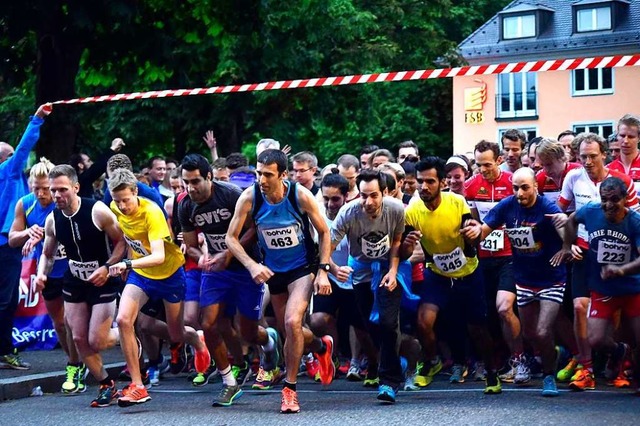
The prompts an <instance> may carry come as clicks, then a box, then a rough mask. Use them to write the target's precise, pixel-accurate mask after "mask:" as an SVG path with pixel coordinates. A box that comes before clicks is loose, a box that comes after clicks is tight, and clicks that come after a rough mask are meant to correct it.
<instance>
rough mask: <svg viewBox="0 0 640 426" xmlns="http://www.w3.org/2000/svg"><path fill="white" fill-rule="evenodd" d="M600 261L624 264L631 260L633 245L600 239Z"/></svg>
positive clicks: (598, 258) (598, 256)
mask: <svg viewBox="0 0 640 426" xmlns="http://www.w3.org/2000/svg"><path fill="white" fill-rule="evenodd" d="M597 260H598V263H608V264H610V265H622V264H624V263H629V262H630V261H631V245H630V244H621V243H614V242H609V241H602V240H601V241H598V254H597Z"/></svg>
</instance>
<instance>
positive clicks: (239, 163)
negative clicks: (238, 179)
mask: <svg viewBox="0 0 640 426" xmlns="http://www.w3.org/2000/svg"><path fill="white" fill-rule="evenodd" d="M225 160H226V162H227V168H228V169H231V170H235V169H237V168H240V167H244V166H248V165H249V159H248V158H247V157H246V156H245V155H244V154H242V153H240V152H232V153H231V154H229V155H227V158H226V159H225Z"/></svg>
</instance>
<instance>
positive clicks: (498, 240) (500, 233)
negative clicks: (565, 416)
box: [480, 229, 504, 251]
mask: <svg viewBox="0 0 640 426" xmlns="http://www.w3.org/2000/svg"><path fill="white" fill-rule="evenodd" d="M480 248H482V249H483V250H487V251H500V250H502V249H504V230H502V229H495V230H493V231H491V233H490V234H489V235H487V238H485V239H484V241H482V242H481V243H480Z"/></svg>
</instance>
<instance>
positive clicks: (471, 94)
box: [464, 82, 487, 111]
mask: <svg viewBox="0 0 640 426" xmlns="http://www.w3.org/2000/svg"><path fill="white" fill-rule="evenodd" d="M486 100H487V84H486V83H485V82H482V86H480V87H469V88H467V89H464V110H465V111H482V104H484V103H485V102H486Z"/></svg>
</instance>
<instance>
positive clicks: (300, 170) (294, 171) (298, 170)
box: [292, 167, 312, 174]
mask: <svg viewBox="0 0 640 426" xmlns="http://www.w3.org/2000/svg"><path fill="white" fill-rule="evenodd" d="M311 169H312V167H309V168H308V169H293V170H292V172H293V173H296V174H302V173H304V172H308V171H309V170H311Z"/></svg>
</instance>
